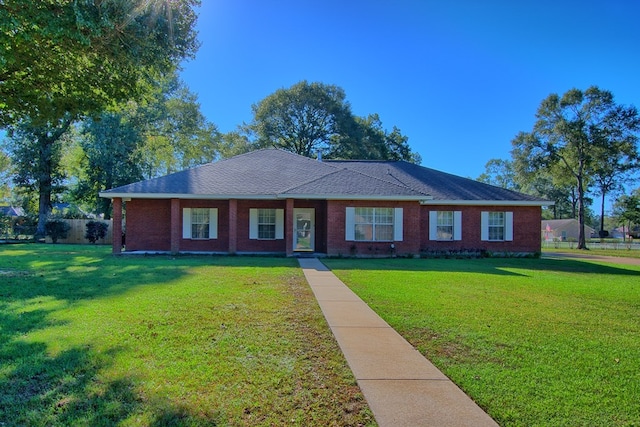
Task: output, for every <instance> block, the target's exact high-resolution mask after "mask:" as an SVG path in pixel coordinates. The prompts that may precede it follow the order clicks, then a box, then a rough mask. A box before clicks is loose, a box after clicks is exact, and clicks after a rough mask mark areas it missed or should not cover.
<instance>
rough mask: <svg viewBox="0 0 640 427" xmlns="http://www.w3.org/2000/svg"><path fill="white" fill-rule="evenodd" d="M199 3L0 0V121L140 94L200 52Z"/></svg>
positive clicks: (37, 120)
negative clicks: (150, 83) (161, 76)
mask: <svg viewBox="0 0 640 427" xmlns="http://www.w3.org/2000/svg"><path fill="white" fill-rule="evenodd" d="M198 4H199V0H46V1H25V0H3V1H2V2H0V36H1V37H0V126H2V125H9V124H16V123H18V122H20V121H21V120H29V121H30V122H31V123H32V124H35V125H45V126H47V125H50V124H51V123H58V122H59V120H60V119H61V118H62V117H63V116H65V115H68V114H71V115H72V116H77V115H82V114H89V113H92V112H96V111H101V110H103V109H104V108H105V107H107V106H109V105H112V104H113V102H114V101H123V100H126V99H130V98H137V97H139V96H141V95H142V94H143V93H144V92H145V89H146V88H145V82H146V83H148V82H149V81H152V80H153V79H155V76H157V75H158V74H164V73H167V72H170V71H171V70H172V69H174V68H175V66H176V64H179V63H180V61H182V60H183V59H185V58H189V57H192V56H193V55H194V54H195V52H196V50H197V40H196V32H195V30H194V26H195V21H196V14H195V12H194V10H193V8H194V6H196V5H198Z"/></svg>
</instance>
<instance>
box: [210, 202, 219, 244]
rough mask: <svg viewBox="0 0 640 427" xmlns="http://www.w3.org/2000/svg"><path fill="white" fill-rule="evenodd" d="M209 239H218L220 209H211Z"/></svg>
mask: <svg viewBox="0 0 640 427" xmlns="http://www.w3.org/2000/svg"><path fill="white" fill-rule="evenodd" d="M209 238H210V239H217V238H218V209H217V208H211V209H209Z"/></svg>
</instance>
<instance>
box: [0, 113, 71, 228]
mask: <svg viewBox="0 0 640 427" xmlns="http://www.w3.org/2000/svg"><path fill="white" fill-rule="evenodd" d="M71 123H72V119H71V117H67V118H63V119H62V120H60V121H59V122H58V123H57V124H55V125H49V126H43V125H39V124H33V123H31V122H28V121H23V122H22V123H21V124H20V125H19V126H12V127H10V128H9V131H8V139H9V144H8V145H9V150H10V151H11V160H12V162H13V165H14V168H15V175H14V178H13V181H14V183H15V184H16V185H18V186H20V187H22V188H24V189H26V190H27V191H28V192H31V193H36V194H38V227H37V230H36V235H37V236H44V233H45V229H44V226H45V222H46V220H47V216H48V214H49V212H51V197H52V195H54V194H56V193H58V192H60V191H61V188H62V187H61V184H62V181H63V179H64V173H63V171H61V170H60V167H59V165H60V159H61V153H62V140H61V137H62V136H63V135H64V134H65V133H66V132H67V131H68V130H69V127H70V126H71Z"/></svg>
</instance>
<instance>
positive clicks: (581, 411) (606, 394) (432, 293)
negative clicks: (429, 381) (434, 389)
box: [326, 258, 640, 427]
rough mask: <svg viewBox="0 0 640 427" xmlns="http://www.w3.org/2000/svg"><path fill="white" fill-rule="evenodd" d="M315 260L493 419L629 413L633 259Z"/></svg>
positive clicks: (604, 421)
mask: <svg viewBox="0 0 640 427" xmlns="http://www.w3.org/2000/svg"><path fill="white" fill-rule="evenodd" d="M326 263H327V265H328V266H329V267H330V268H331V270H332V271H333V272H334V273H335V274H336V275H338V277H339V278H340V279H341V280H343V281H344V282H345V283H347V285H349V287H350V288H351V289H352V290H353V291H354V292H356V293H357V294H358V295H359V296H360V297H361V298H362V299H363V300H364V301H365V302H366V303H367V304H369V305H370V306H371V308H373V309H374V310H375V311H376V312H377V313H378V314H379V315H380V316H381V317H382V318H383V319H385V320H386V321H387V322H388V323H389V324H390V325H391V326H392V327H393V328H394V329H396V330H397V331H398V332H399V333H400V334H401V335H402V336H403V337H405V338H406V339H407V340H408V341H409V342H410V343H411V344H412V345H413V346H414V347H416V348H417V349H418V350H419V351H420V352H421V353H422V354H425V355H426V356H427V358H428V359H430V360H431V361H432V362H433V363H434V364H435V365H436V366H437V367H438V368H440V369H441V370H442V371H443V372H444V373H445V374H446V375H447V376H448V377H449V378H451V379H452V380H453V381H454V382H455V383H456V384H457V385H459V386H460V387H461V388H462V389H463V390H464V391H465V392H466V393H467V394H468V395H470V396H471V397H472V398H473V399H474V400H475V401H476V402H477V403H478V404H479V405H480V406H481V407H483V408H484V409H485V410H487V411H488V413H489V415H491V416H492V417H493V418H494V419H495V420H496V421H497V423H498V424H499V425H501V426H504V427H507V426H567V427H568V426H605V425H606V426H620V427H622V426H633V425H636V424H637V423H638V420H640V406H638V404H637V402H638V401H639V400H640V388H639V387H638V381H640V377H639V374H638V373H639V372H640V359H639V358H638V357H637V354H638V353H639V352H640V341H638V339H637V336H638V334H640V323H638V322H637V321H636V319H637V311H638V304H640V287H638V286H637V283H638V278H639V277H640V266H638V265H635V266H632V265H612V264H605V263H600V262H598V263H591V262H587V261H581V260H552V259H544V258H543V259H495V258H486V259H476V260H468V259H466V260H446V259H441V260H405V259H395V260H392V259H387V260H353V259H351V260H338V259H331V260H327V261H326Z"/></svg>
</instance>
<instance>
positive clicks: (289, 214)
mask: <svg viewBox="0 0 640 427" xmlns="http://www.w3.org/2000/svg"><path fill="white" fill-rule="evenodd" d="M293 221H294V218H293V199H287V206H286V208H285V212H284V240H285V242H286V248H287V256H293Z"/></svg>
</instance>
